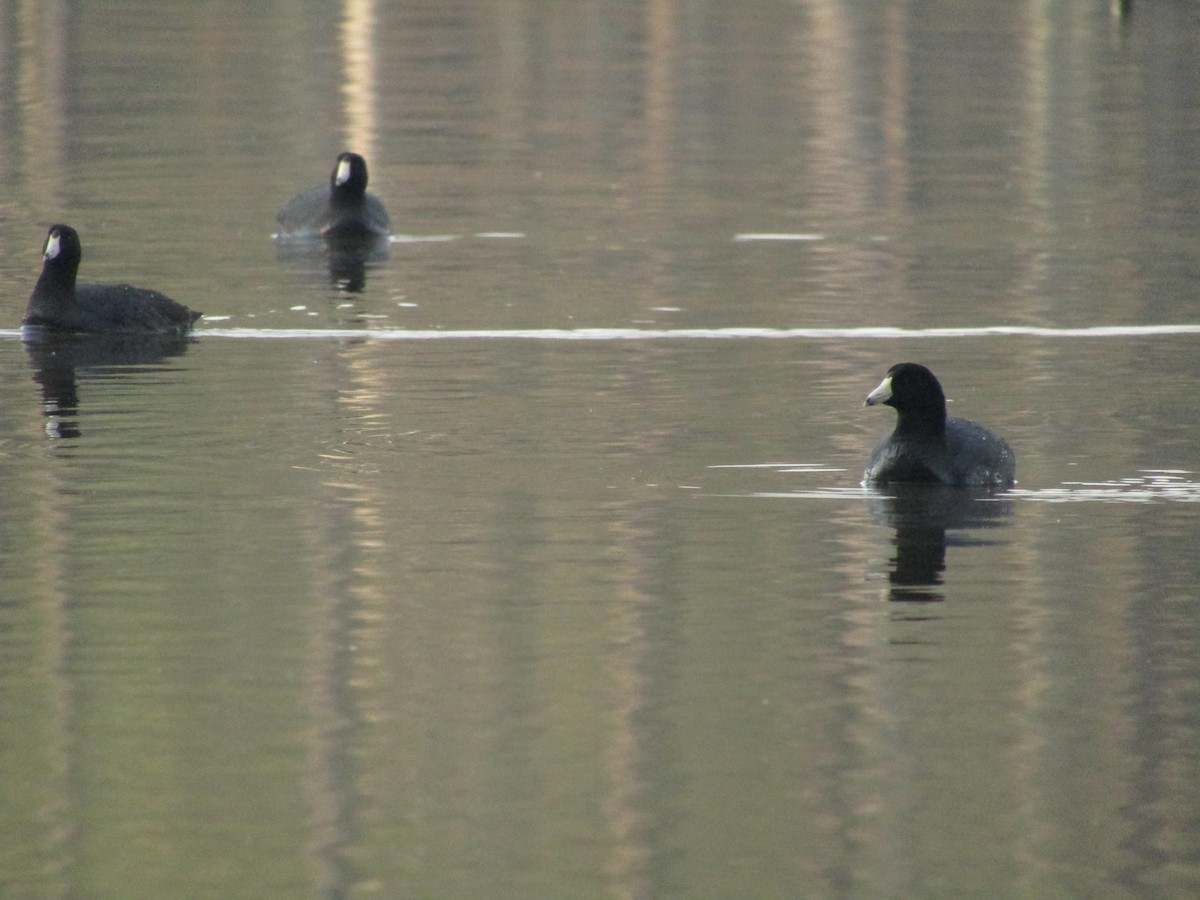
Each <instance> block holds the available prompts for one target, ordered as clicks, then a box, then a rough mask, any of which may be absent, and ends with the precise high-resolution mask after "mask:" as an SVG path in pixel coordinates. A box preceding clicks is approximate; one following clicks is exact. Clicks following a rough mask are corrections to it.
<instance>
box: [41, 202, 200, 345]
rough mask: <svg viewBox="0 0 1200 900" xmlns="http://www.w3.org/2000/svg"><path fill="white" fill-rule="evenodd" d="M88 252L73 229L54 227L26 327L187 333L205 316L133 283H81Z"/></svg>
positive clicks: (47, 239)
mask: <svg viewBox="0 0 1200 900" xmlns="http://www.w3.org/2000/svg"><path fill="white" fill-rule="evenodd" d="M82 258H83V250H82V247H81V245H80V242H79V234H78V233H77V232H76V231H75V229H74V228H72V227H71V226H69V225H51V226H50V230H49V232H47V234H46V243H45V244H44V245H43V249H42V273H41V275H39V276H38V280H37V284H36V285H34V288H33V294H32V295H31V296H30V298H29V304H28V306H27V307H26V308H25V316H24V318H23V319H22V322H21V324H22V325H24V326H27V327H34V328H45V329H48V330H51V331H70V332H84V333H94V334H184V333H186V332H187V331H189V330H190V329H191V327H192V323H193V322H195V321H196V320H197V319H198V318H200V313H198V312H193V311H192V310H190V309H188V308H187V307H186V306H184V305H182V304H180V303H176V302H175V301H174V300H172V299H171V298H170V297H167V296H165V295H163V294H160V293H159V292H158V291H152V290H148V289H145V288H136V287H132V286H130V285H128V284H76V283H75V279H76V275H77V274H78V272H79V261H80V260H81V259H82Z"/></svg>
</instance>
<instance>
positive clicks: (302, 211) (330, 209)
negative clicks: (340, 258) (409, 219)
mask: <svg viewBox="0 0 1200 900" xmlns="http://www.w3.org/2000/svg"><path fill="white" fill-rule="evenodd" d="M278 220H279V237H281V238H325V239H327V240H332V241H339V240H370V239H378V238H385V237H387V236H388V234H389V233H390V232H391V230H392V225H391V220H390V219H388V214H387V210H385V209H384V208H383V203H382V201H380V199H379V198H378V197H376V196H375V195H374V194H368V193H367V163H366V160H364V159H363V158H362V157H361V156H359V155H358V154H357V153H339V154H338V158H337V162H336V163H335V164H334V167H333V174H331V175H330V176H329V187H325V186H323V185H322V186H321V187H318V188H313V189H312V190H311V191H305V192H304V193H303V194H298V195H297V196H295V197H293V198H292V199H291V200H289V201H288V202H287V203H286V204H284V207H283V209H281V210H280V211H279V216H278Z"/></svg>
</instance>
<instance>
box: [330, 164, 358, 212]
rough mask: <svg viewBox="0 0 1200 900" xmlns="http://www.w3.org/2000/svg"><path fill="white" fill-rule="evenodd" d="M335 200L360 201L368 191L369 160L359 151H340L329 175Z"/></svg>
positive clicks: (335, 201)
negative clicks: (358, 152)
mask: <svg viewBox="0 0 1200 900" xmlns="http://www.w3.org/2000/svg"><path fill="white" fill-rule="evenodd" d="M329 190H330V195H331V196H332V197H333V202H334V203H335V204H338V203H346V202H353V203H357V202H360V201H361V200H362V198H363V195H364V194H366V192H367V161H366V160H365V159H363V158H362V157H361V156H359V155H358V154H357V153H339V154H338V158H337V163H335V164H334V167H333V174H331V175H330V176H329Z"/></svg>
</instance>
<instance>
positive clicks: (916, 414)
mask: <svg viewBox="0 0 1200 900" xmlns="http://www.w3.org/2000/svg"><path fill="white" fill-rule="evenodd" d="M880 403H882V404H884V405H885V406H890V407H892V408H893V409H895V410H896V412H897V413H899V417H900V418H899V422H898V423H897V425H896V427H897V429H898V430H899V429H902V428H906V427H919V428H922V429H923V430H924V429H929V428H933V429H935V430H938V431H941V430H943V429H944V428H945V425H946V395H945V394H944V393H943V392H942V386H941V384H940V383H938V380H937V378H935V377H934V374H933V373H932V372H930V371H929V370H928V369H927V368H925V367H924V366H922V365H919V364H918V363H900V364H899V365H895V366H892V367H891V368H890V369H888V372H887V375H886V376H884V379H883V381H882V382H880V384H879V387H877V388H875V390H873V391H871V393H869V394H867V399H866V403H865V405H866V406H875V405H877V404H880Z"/></svg>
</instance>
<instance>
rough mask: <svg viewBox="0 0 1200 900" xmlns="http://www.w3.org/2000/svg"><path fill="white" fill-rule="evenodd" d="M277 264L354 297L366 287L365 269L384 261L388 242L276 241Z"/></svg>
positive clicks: (378, 239) (377, 238) (376, 238)
mask: <svg viewBox="0 0 1200 900" xmlns="http://www.w3.org/2000/svg"><path fill="white" fill-rule="evenodd" d="M275 244H276V248H277V254H276V255H277V257H278V258H279V260H280V261H282V262H284V263H287V264H288V265H291V266H294V267H296V268H297V269H299V270H300V271H301V272H303V273H304V274H306V275H309V276H313V277H319V278H321V279H324V278H326V277H328V279H329V284H330V286H331V287H333V288H334V289H336V290H338V291H342V292H344V293H347V294H357V293H359V292H361V291H362V290H363V289H364V288H365V287H366V285H367V269H368V268H370V267H371V266H373V265H374V264H376V263H381V262H383V261H384V260H386V259H387V258H388V255H389V253H390V251H391V242H390V241H389V239H388V238H387V236H386V235H383V236H370V237H365V238H342V239H338V240H326V239H322V238H280V239H278V240H277V241H276V242H275Z"/></svg>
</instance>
